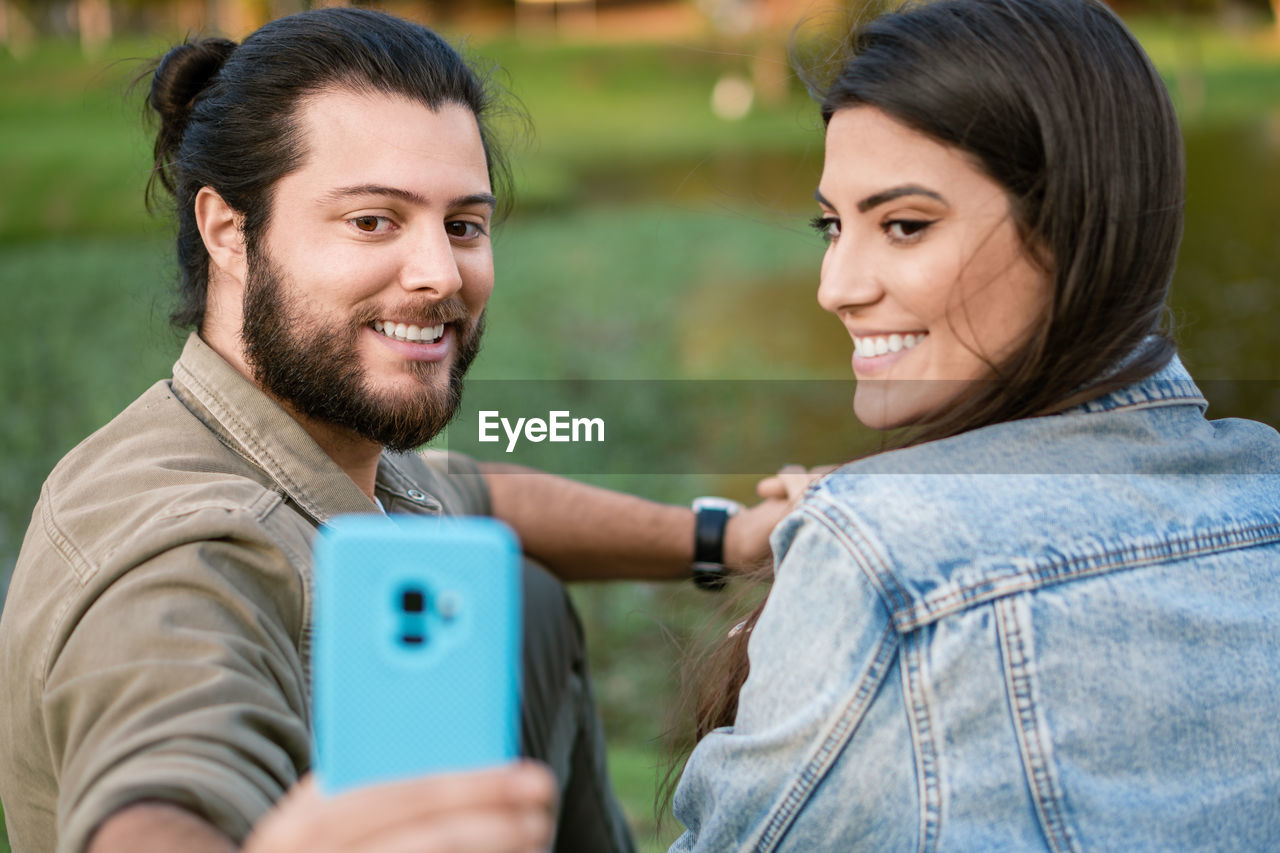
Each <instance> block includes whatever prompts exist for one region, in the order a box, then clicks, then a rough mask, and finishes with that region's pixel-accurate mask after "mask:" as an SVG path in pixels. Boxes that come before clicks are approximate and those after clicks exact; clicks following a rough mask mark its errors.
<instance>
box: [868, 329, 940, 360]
mask: <svg viewBox="0 0 1280 853" xmlns="http://www.w3.org/2000/svg"><path fill="white" fill-rule="evenodd" d="M928 334H929V333H928V332H920V333H919V334H915V335H877V336H875V337H870V338H854V339H853V354H854V355H860V356H862V357H863V358H872V357H874V356H877V355H884V354H885V353H890V352H900V351H902V350H904V349H911V348H913V347H914V346H915V345H916V344H918V343H920V342H921V341H923V340H924V339H925V337H926V336H927V335H928Z"/></svg>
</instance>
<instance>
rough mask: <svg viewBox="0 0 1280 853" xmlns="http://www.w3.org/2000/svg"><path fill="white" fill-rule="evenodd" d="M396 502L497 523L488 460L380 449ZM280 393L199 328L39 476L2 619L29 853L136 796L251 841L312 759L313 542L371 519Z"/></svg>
mask: <svg viewBox="0 0 1280 853" xmlns="http://www.w3.org/2000/svg"><path fill="white" fill-rule="evenodd" d="M377 494H378V498H379V500H380V501H381V502H382V504H383V506H384V507H385V508H386V510H387V511H388V512H409V513H420V514H421V513H428V514H439V513H442V512H443V513H448V514H471V515H477V514H488V512H489V499H488V493H487V491H486V490H485V487H484V484H483V480H482V479H481V477H480V475H479V472H478V471H477V470H476V468H475V466H474V463H472V462H470V461H469V460H466V459H465V458H462V457H459V456H457V455H452V456H449V455H446V454H443V453H425V454H421V455H419V454H400V455H392V454H384V455H383V458H382V461H381V463H380V465H379V469H378V477H377ZM376 511H377V508H376V507H375V506H374V504H373V503H372V502H371V501H370V500H369V499H368V497H366V496H365V494H364V493H363V492H362V491H361V490H360V489H359V488H358V487H357V486H356V484H355V483H354V482H353V481H352V480H351V479H350V478H349V477H347V475H346V474H345V473H343V471H342V470H341V469H340V468H339V467H338V466H337V464H335V463H334V462H333V461H332V460H331V459H330V458H329V457H328V456H326V455H325V453H324V451H322V450H321V449H320V447H319V446H318V445H317V444H316V443H315V442H314V441H312V439H311V438H310V436H309V435H308V434H307V433H306V432H305V431H304V430H303V429H302V427H301V426H300V425H299V424H298V423H297V422H296V421H295V420H293V419H292V418H291V417H290V416H289V415H288V414H286V413H285V412H284V410H282V409H281V408H279V407H278V406H277V405H276V404H275V403H274V402H273V401H272V400H271V399H270V398H268V397H267V396H266V395H264V394H263V393H262V392H261V391H260V390H258V388H257V387H256V386H255V385H254V384H253V383H252V382H250V381H248V380H247V379H246V378H245V377H244V376H242V375H241V374H240V373H238V372H237V371H236V370H235V369H234V368H233V367H231V366H230V365H229V364H227V363H226V362H225V361H223V360H222V359H221V358H220V357H219V356H218V355H217V354H216V353H215V352H213V350H211V349H209V347H208V346H207V345H205V344H204V343H203V342H202V341H201V340H200V339H199V338H198V337H196V336H195V335H192V336H191V337H190V339H189V340H188V341H187V344H186V347H185V349H184V351H183V353H182V357H181V358H180V359H179V360H178V362H177V363H176V364H175V365H174V368H173V379H172V380H169V381H164V382H160V383H157V384H156V385H154V386H152V387H151V388H150V389H149V390H147V391H146V392H145V393H144V394H143V395H142V396H141V397H139V398H138V399H137V400H136V401H135V402H134V403H133V404H132V405H131V406H129V407H128V408H127V409H125V410H124V411H123V412H122V413H121V414H120V415H119V416H117V417H116V418H115V419H114V420H112V421H111V422H110V423H109V424H107V425H106V426H105V427H103V428H102V429H100V430H99V431H98V432H96V433H94V434H93V435H92V436H90V437H89V438H88V439H86V440H85V441H84V442H82V443H81V444H80V445H79V446H78V447H76V448H75V449H74V450H72V451H71V452H70V453H69V454H67V456H66V457H65V458H64V459H63V460H62V461H61V462H60V463H59V464H58V466H57V468H55V469H54V471H53V473H52V474H50V475H49V479H48V480H47V481H46V482H45V484H44V488H43V490H42V492H41V495H40V501H39V503H38V504H37V506H36V508H35V511H34V513H33V515H32V520H31V526H30V528H29V529H28V531H27V535H26V540H25V541H24V543H23V546H22V552H21V554H20V556H19V558H18V562H17V566H16V568H15V569H14V574H13V579H12V583H11V586H10V590H9V594H8V601H7V603H6V605H5V608H4V613H3V615H2V616H0V684H3V685H4V689H3V690H0V800H3V803H4V811H5V818H6V822H7V823H8V830H9V836H10V840H11V843H12V845H13V848H14V850H15V851H17V853H37V851H51V850H55V849H56V850H57V851H60V853H72V851H76V853H78V851H81V850H83V849H84V848H85V846H86V844H87V842H88V840H89V838H90V836H91V834H92V833H93V831H94V829H95V828H96V827H97V826H98V824H99V823H101V822H102V821H103V819H105V818H106V817H107V816H108V815H110V814H111V813H112V812H114V811H115V810H117V809H119V808H121V807H122V806H125V805H127V804H129V803H132V802H136V801H138V800H142V799H161V800H165V801H167V802H170V803H174V804H177V805H180V806H183V807H185V808H187V809H190V810H191V811H194V812H196V813H197V814H199V815H201V816H203V817H204V818H205V819H207V820H208V821H209V822H210V823H212V824H213V825H215V826H217V827H219V828H220V829H221V830H222V831H224V832H225V833H227V835H229V836H230V837H231V838H233V839H235V840H237V841H243V839H244V837H245V836H246V835H247V834H248V832H249V829H250V827H251V826H252V825H253V823H254V822H255V821H256V820H257V819H258V818H259V817H260V816H261V815H262V814H263V813H264V812H265V811H266V810H267V809H268V808H270V807H271V805H272V804H273V803H274V802H275V801H276V800H278V799H279V798H280V796H281V795H282V794H283V793H284V791H285V790H287V789H288V788H289V787H290V786H291V785H292V784H293V783H294V782H295V781H296V780H297V779H298V778H299V776H300V775H301V774H302V773H304V772H305V771H306V770H307V768H308V766H309V764H310V757H309V732H310V724H309V719H308V717H309V710H308V707H309V704H308V688H309V677H308V672H307V664H308V657H309V655H308V642H309V638H308V632H309V628H308V625H309V621H310V611H311V580H310V577H311V576H310V568H311V542H312V538H313V536H314V534H315V531H316V528H317V527H318V525H320V524H323V523H324V522H325V521H326V520H328V519H329V518H331V517H332V516H334V515H337V514H339V513H353V512H355V513H361V512H376Z"/></svg>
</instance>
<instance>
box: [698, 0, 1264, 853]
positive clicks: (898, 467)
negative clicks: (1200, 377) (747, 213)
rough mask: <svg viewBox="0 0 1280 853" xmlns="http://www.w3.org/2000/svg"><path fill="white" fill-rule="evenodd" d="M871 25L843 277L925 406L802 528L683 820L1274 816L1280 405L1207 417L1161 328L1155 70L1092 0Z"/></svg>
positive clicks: (1214, 832)
mask: <svg viewBox="0 0 1280 853" xmlns="http://www.w3.org/2000/svg"><path fill="white" fill-rule="evenodd" d="M849 47H850V55H849V57H848V59H847V60H846V61H845V62H844V63H843V64H842V65H841V67H840V69H839V71H838V73H837V74H836V75H835V77H834V79H833V80H832V81H831V82H830V84H829V85H828V86H827V87H826V95H825V99H824V101H823V105H822V111H823V117H824V119H825V120H826V122H827V130H826V150H825V154H826V161H825V166H824V170H823V173H822V178H821V181H820V184H819V187H818V192H817V198H818V201H819V204H820V205H821V207H822V214H821V216H820V217H819V218H818V219H817V220H816V222H815V224H816V226H817V227H818V228H819V230H820V231H821V232H822V233H823V234H824V236H825V237H826V239H827V249H826V255H825V258H824V261H823V266H822V273H821V282H820V285H819V290H818V299H819V302H820V304H821V305H822V307H824V308H825V309H827V310H828V311H830V312H831V313H833V314H834V315H836V317H837V318H838V319H839V320H840V321H841V322H842V324H843V325H844V326H845V328H846V330H847V331H848V333H849V335H850V337H851V338H852V343H853V350H854V351H853V358H852V367H853V372H854V375H855V377H856V379H857V390H856V392H855V397H854V412H855V414H856V415H857V417H858V418H859V419H860V420H861V421H863V422H864V423H865V424H867V425H868V426H872V427H875V428H881V429H883V428H896V427H901V428H904V434H905V438H903V439H901V440H899V443H898V445H897V449H895V450H893V451H890V452H884V453H880V454H878V455H874V456H871V457H868V458H865V459H862V460H858V461H856V462H853V463H851V464H849V465H847V466H845V467H843V468H841V469H839V470H837V471H835V472H834V473H832V474H830V475H829V476H827V477H826V478H824V479H823V480H822V481H821V482H820V483H818V484H817V485H816V486H815V487H813V488H811V489H810V491H809V492H808V493H807V495H806V496H805V499H804V500H803V502H802V503H801V505H800V507H799V508H798V510H797V511H796V512H795V513H793V514H792V515H791V516H790V517H789V518H788V519H787V520H786V521H784V522H783V523H782V525H780V526H779V528H778V529H777V530H775V532H774V536H773V540H772V544H773V547H774V553H775V558H776V569H775V580H774V584H773V587H772V590H771V591H770V594H769V596H768V599H767V600H766V601H765V603H764V604H763V605H762V606H761V607H760V608H758V609H757V610H756V611H755V612H754V613H753V614H752V615H751V616H750V617H749V618H748V619H747V620H745V621H744V622H743V623H742V624H741V625H740V626H739V627H738V628H737V629H735V630H734V631H733V632H731V634H730V636H729V637H728V638H727V640H726V641H725V643H724V645H723V647H722V649H721V654H720V655H718V656H717V657H715V658H713V661H715V663H713V664H712V669H711V670H710V672H704V673H701V674H700V678H699V688H700V690H699V696H700V707H699V716H698V734H699V736H700V738H701V740H700V742H699V743H698V744H697V746H696V748H695V749H694V751H693V753H692V755H691V756H690V758H689V760H688V763H687V765H686V767H685V772H684V775H683V778H682V779H681V781H680V784H679V787H678V789H677V791H676V796H675V814H676V817H677V818H679V820H680V821H681V822H682V823H683V824H684V825H685V827H686V830H687V831H686V833H685V834H684V835H683V836H682V837H681V838H680V840H679V841H677V843H676V845H675V847H674V848H673V849H674V850H678V851H685V850H698V851H712V850H715V851H718V850H728V849H734V850H740V849H751V850H782V849H786V850H853V849H866V850H906V849H919V850H926V849H928V850H946V849H951V850H992V849H1009V850H1033V849H1047V850H1079V849H1129V848H1132V847H1134V846H1140V847H1144V848H1145V847H1150V848H1152V849H1193V848H1194V849H1200V848H1213V849H1240V850H1252V849H1258V848H1261V847H1265V846H1268V845H1269V844H1271V843H1272V839H1274V837H1275V836H1276V834H1277V833H1280V813H1277V811H1276V809H1275V808H1274V803H1275V802H1276V799H1277V798H1278V797H1280V767H1277V765H1276V764H1275V762H1272V761H1259V760H1258V759H1257V756H1259V755H1267V756H1270V755H1275V754H1277V753H1280V725H1278V724H1277V723H1276V722H1275V721H1274V714H1273V713H1272V709H1273V708H1274V707H1275V705H1276V703H1277V702H1280V675H1278V674H1277V670H1276V668H1275V665H1274V662H1275V660H1276V659H1277V657H1280V635H1278V634H1277V632H1276V631H1275V630H1274V625H1276V624H1278V623H1280V591H1278V590H1280V584H1278V583H1277V581H1278V580H1280V476H1277V475H1280V435H1277V433H1276V431H1275V430H1273V429H1271V428H1270V427H1267V426H1264V425H1262V424H1259V423H1254V422H1251V421H1239V420H1223V421H1208V420H1206V419H1205V418H1204V408H1205V406H1206V403H1205V401H1204V399H1203V397H1202V396H1201V394H1200V392H1199V390H1198V389H1197V388H1196V386H1195V384H1194V383H1193V382H1192V380H1191V378H1190V376H1189V375H1188V374H1187V372H1186V371H1185V370H1184V368H1183V367H1182V365H1181V363H1180V361H1179V360H1178V358H1177V356H1176V355H1175V353H1174V347H1173V344H1172V342H1171V340H1170V339H1169V338H1168V337H1167V335H1166V334H1165V333H1164V332H1163V331H1162V329H1161V325H1160V323H1161V319H1162V315H1163V313H1164V310H1165V309H1164V304H1165V298H1166V296H1167V291H1168V286H1169V280H1170V277H1171V275H1172V271H1173V267H1174V261H1175V256H1176V252H1177V246H1178V242H1179V239H1180V237H1181V232H1182V195H1183V167H1182V148H1181V138H1180V134H1179V130H1178V125H1177V121H1176V119H1175V117H1174V112H1173V108H1172V105H1171V103H1170V100H1169V97H1168V94H1167V93H1166V91H1165V89H1164V86H1163V84H1162V83H1161V81H1160V78H1159V76H1158V75H1157V74H1156V72H1155V70H1154V69H1153V68H1152V67H1151V65H1150V63H1149V61H1148V60H1147V58H1146V56H1145V54H1144V53H1143V52H1142V50H1141V48H1140V47H1139V46H1138V45H1137V43H1136V42H1135V41H1134V39H1133V37H1132V36H1131V35H1130V34H1129V32H1128V31H1127V30H1126V29H1125V27H1124V25H1123V24H1122V23H1121V22H1120V21H1119V20H1118V19H1117V18H1116V17H1115V15H1114V14H1113V13H1112V12H1111V11H1110V10H1109V9H1108V8H1107V7H1106V6H1105V5H1103V4H1102V3H1101V2H1097V0H937V2H933V3H928V4H914V3H912V4H904V6H903V9H902V10H901V11H898V12H894V13H890V14H887V15H885V16H882V17H880V18H878V19H876V20H874V21H872V22H871V23H869V24H868V25H867V26H866V27H865V28H864V29H862V30H860V31H859V32H857V33H855V34H854V35H853V37H852V38H851V39H850V42H849ZM1188 779H1193V780H1194V783H1193V784H1194V790H1195V793H1194V795H1189V794H1188V790H1187V781H1186V780H1188Z"/></svg>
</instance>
